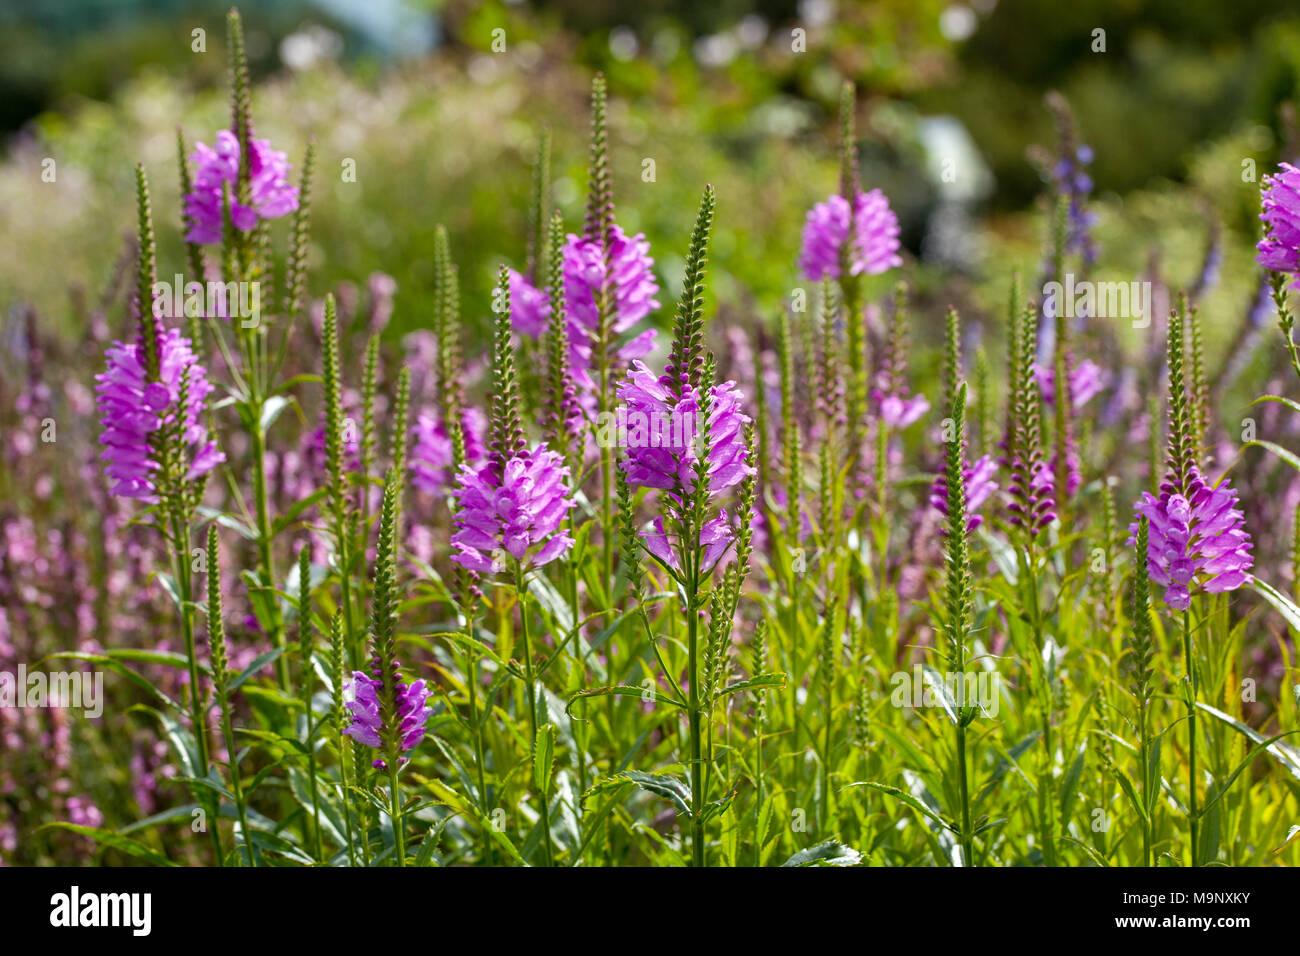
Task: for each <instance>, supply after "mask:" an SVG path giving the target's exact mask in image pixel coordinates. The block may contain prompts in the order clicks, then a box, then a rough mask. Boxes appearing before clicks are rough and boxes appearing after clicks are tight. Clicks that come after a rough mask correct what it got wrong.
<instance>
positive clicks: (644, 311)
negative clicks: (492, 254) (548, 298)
mask: <svg viewBox="0 0 1300 956" xmlns="http://www.w3.org/2000/svg"><path fill="white" fill-rule="evenodd" d="M649 252H650V243H649V242H647V241H646V239H645V236H644V235H642V234H641V233H637V234H636V235H635V236H632V237H631V238H628V237H627V236H626V235H624V234H623V230H622V229H621V228H619V227H618V226H614V227H613V230H612V233H611V239H610V243H609V251H608V255H606V254H605V252H604V250H603V248H602V245H601V242H600V240H598V239H583V238H581V237H579V236H575V235H570V236H569V237H568V242H566V243H565V245H564V295H565V308H566V309H567V314H568V322H569V351H570V368H571V370H572V374H573V378H574V381H575V382H576V383H577V384H578V386H579V387H581V388H582V389H584V390H586V391H588V392H589V391H591V390H592V389H594V388H595V382H594V381H593V379H592V378H591V374H590V369H591V366H592V361H593V349H594V348H595V347H596V344H597V343H596V334H597V332H598V331H599V327H600V313H599V310H598V308H597V303H596V296H597V295H598V294H599V293H600V291H601V290H602V289H606V290H607V293H608V294H609V295H612V297H613V306H614V312H613V316H612V317H611V320H610V325H611V328H610V331H611V334H612V335H614V336H619V335H622V334H623V333H625V332H627V331H628V330H630V329H631V328H632V326H634V325H636V324H637V323H638V322H640V321H641V320H642V319H644V318H645V317H646V316H647V315H649V314H650V312H651V310H653V309H657V308H659V303H658V302H657V301H656V300H655V298H654V296H655V293H657V292H658V291H659V285H658V283H656V282H655V277H654V272H653V271H652V270H651V267H652V266H653V265H654V260H653V259H651V258H650V256H649ZM511 298H512V302H511V304H512V306H513V293H512V297H511ZM654 340H655V330H654V329H647V330H646V331H644V332H642V333H641V334H640V335H637V336H635V337H634V338H632V339H631V340H629V341H627V342H625V343H623V345H622V346H621V347H620V348H619V350H618V357H619V358H620V359H622V360H623V361H625V362H627V361H631V360H633V359H639V358H644V357H645V356H647V355H649V354H650V352H651V351H652V350H653V349H654Z"/></svg>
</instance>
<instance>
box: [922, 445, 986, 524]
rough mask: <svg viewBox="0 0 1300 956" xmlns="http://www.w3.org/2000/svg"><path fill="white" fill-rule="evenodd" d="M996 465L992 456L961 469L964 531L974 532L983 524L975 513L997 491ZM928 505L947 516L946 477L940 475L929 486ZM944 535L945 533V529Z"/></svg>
mask: <svg viewBox="0 0 1300 956" xmlns="http://www.w3.org/2000/svg"><path fill="white" fill-rule="evenodd" d="M997 470H998V468H997V464H996V463H995V462H994V461H993V458H992V456H990V455H985V456H984V457H982V458H980V459H979V460H978V461H977V462H975V464H974V465H969V464H968V465H966V466H965V467H964V468H963V469H962V482H963V484H964V485H965V488H966V530H967V531H974V530H975V529H976V528H978V527H979V526H980V524H981V523H982V522H983V520H984V518H983V516H981V515H979V514H977V513H976V512H978V511H979V509H980V508H981V507H982V506H983V505H984V502H985V501H987V500H988V498H989V495H991V494H993V492H995V491H997V490H998V484H997V482H996V481H994V480H993V479H994V477H995V476H996V475H997ZM930 504H931V505H933V506H934V507H935V508H937V509H938V510H939V512H940V513H941V514H943V515H945V516H946V515H947V514H948V476H947V475H945V474H942V473H941V474H940V475H939V476H938V477H937V478H935V480H934V484H933V485H931V486H930ZM944 533H945V534H946V533H947V529H946V528H945V530H944Z"/></svg>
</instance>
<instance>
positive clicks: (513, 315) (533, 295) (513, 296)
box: [506, 269, 551, 339]
mask: <svg viewBox="0 0 1300 956" xmlns="http://www.w3.org/2000/svg"><path fill="white" fill-rule="evenodd" d="M506 271H507V272H508V273H509V275H510V324H511V325H513V326H514V328H515V330H516V331H518V332H522V333H523V334H524V335H527V336H528V337H529V338H534V339H535V338H538V337H539V336H541V334H542V332H544V331H545V330H546V323H547V320H548V319H549V318H550V316H551V303H550V300H549V299H548V298H547V293H546V290H545V289H539V288H537V287H536V286H535V285H533V284H532V283H531V282H529V281H528V279H527V278H525V277H524V276H523V275H522V274H521V273H518V272H516V271H515V270H514V269H507V270H506Z"/></svg>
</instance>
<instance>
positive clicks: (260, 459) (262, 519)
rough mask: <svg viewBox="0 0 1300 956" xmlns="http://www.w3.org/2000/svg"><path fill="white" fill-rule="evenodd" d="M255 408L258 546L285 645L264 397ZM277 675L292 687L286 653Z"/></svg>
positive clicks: (278, 640) (275, 638) (275, 635)
mask: <svg viewBox="0 0 1300 956" xmlns="http://www.w3.org/2000/svg"><path fill="white" fill-rule="evenodd" d="M253 411H254V413H256V416H257V421H256V423H255V424H254V427H253V494H254V497H255V500H256V507H257V548H258V555H259V558H260V560H261V565H262V567H261V570H262V580H263V584H264V586H265V588H266V595H267V604H268V606H269V608H270V614H271V627H270V631H271V634H270V637H271V645H272V646H273V647H277V648H283V647H284V627H283V625H282V624H281V621H280V599H279V598H278V597H277V596H276V593H275V563H274V557H273V554H272V549H271V537H272V536H271V512H270V508H269V506H268V504H267V492H266V433H265V432H264V431H263V430H262V425H261V411H262V402H261V401H257V402H256V403H255V404H254V405H253ZM275 678H276V681H277V682H278V683H279V685H280V689H281V690H288V689H289V662H288V661H287V660H286V659H285V657H284V655H283V654H281V655H280V656H279V657H278V658H276V661H275Z"/></svg>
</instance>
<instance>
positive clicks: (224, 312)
mask: <svg viewBox="0 0 1300 956" xmlns="http://www.w3.org/2000/svg"><path fill="white" fill-rule="evenodd" d="M153 309H154V314H155V315H160V316H174V315H184V316H187V317H194V318H202V317H204V316H208V317H210V318H222V319H232V320H233V319H239V324H240V326H241V327H242V328H245V329H255V328H257V326H258V325H259V324H260V323H261V321H262V286H261V283H259V282H214V281H208V282H197V281H190V282H186V281H185V277H184V276H183V275H181V274H180V273H179V272H178V273H176V277H175V278H174V279H173V280H172V281H171V282H170V283H168V282H155V283H154V284H153Z"/></svg>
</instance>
